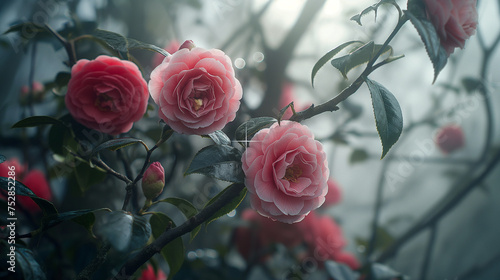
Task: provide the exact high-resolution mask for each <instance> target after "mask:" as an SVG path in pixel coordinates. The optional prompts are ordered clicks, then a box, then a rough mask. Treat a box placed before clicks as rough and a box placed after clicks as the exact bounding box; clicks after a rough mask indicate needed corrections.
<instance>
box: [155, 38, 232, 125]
mask: <svg viewBox="0 0 500 280" xmlns="http://www.w3.org/2000/svg"><path fill="white" fill-rule="evenodd" d="M149 91H150V93H151V97H152V98H153V100H154V101H155V103H156V104H158V106H159V107H160V108H159V112H158V114H159V116H160V118H162V119H163V120H164V121H165V122H166V123H167V124H168V125H169V126H170V127H172V129H173V130H175V131H176V132H179V133H183V134H197V135H202V134H209V133H212V132H214V131H216V130H220V129H222V128H223V127H224V126H225V125H226V124H227V123H228V122H230V121H232V120H234V118H235V117H236V111H238V109H239V107H240V99H241V96H242V88H241V84H240V82H239V81H238V80H237V79H236V78H235V77H234V70H233V67H232V65H231V60H230V59H229V57H228V56H227V55H225V54H224V53H223V52H222V51H220V50H216V49H212V50H205V49H202V48H197V47H196V48H193V49H189V48H182V49H180V50H178V51H177V52H175V53H174V54H173V55H171V56H168V57H166V58H165V60H164V61H163V62H162V63H161V64H160V65H159V66H158V67H156V68H155V69H154V70H153V72H151V80H150V81H149Z"/></svg>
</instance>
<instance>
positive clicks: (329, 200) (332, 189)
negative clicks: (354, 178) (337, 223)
mask: <svg viewBox="0 0 500 280" xmlns="http://www.w3.org/2000/svg"><path fill="white" fill-rule="evenodd" d="M327 183H328V193H327V194H326V196H325V203H324V204H323V205H324V206H332V205H335V204H337V203H339V201H340V200H341V199H342V193H341V191H340V188H339V186H338V183H337V182H336V181H335V180H333V179H332V178H330V179H328V182H327Z"/></svg>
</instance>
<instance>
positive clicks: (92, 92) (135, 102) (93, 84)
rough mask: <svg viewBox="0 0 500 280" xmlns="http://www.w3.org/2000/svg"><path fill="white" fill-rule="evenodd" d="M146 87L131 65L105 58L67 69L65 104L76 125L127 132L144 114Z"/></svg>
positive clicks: (146, 101)
mask: <svg viewBox="0 0 500 280" xmlns="http://www.w3.org/2000/svg"><path fill="white" fill-rule="evenodd" d="M148 98H149V94H148V87H147V83H146V81H145V80H144V78H143V77H142V74H141V72H140V71H139V68H138V67H137V66H136V65H135V64H134V63H132V62H130V61H126V60H120V59H118V58H116V57H110V56H106V55H101V56H98V57H97V58H96V59H95V60H87V59H80V60H79V61H78V62H77V63H76V64H75V65H74V66H73V68H72V69H71V79H70V81H69V83H68V92H67V94H66V98H65V102H66V107H67V108H68V110H69V112H70V113H71V115H72V116H73V118H75V120H77V121H78V122H79V123H81V124H83V125H85V126H86V127H88V128H92V129H95V130H97V131H100V132H104V133H109V134H112V135H117V134H120V133H124V132H128V131H129V130H130V129H131V128H132V125H133V123H134V122H136V121H138V120H140V119H141V118H142V116H143V115H144V113H145V112H146V108H147V103H148Z"/></svg>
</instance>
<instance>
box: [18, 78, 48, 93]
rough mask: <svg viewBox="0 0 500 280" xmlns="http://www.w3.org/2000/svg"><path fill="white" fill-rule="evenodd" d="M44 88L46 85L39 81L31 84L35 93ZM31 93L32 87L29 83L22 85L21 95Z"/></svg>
mask: <svg viewBox="0 0 500 280" xmlns="http://www.w3.org/2000/svg"><path fill="white" fill-rule="evenodd" d="M44 89H45V87H44V86H43V84H42V83H40V82H38V81H34V82H33V84H32V85H31V90H32V91H33V94H34V95H37V94H40V93H42V92H43V90H44ZM29 93H30V88H29V87H28V86H27V85H24V86H22V87H21V96H26V95H28V94H29Z"/></svg>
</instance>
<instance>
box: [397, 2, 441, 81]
mask: <svg viewBox="0 0 500 280" xmlns="http://www.w3.org/2000/svg"><path fill="white" fill-rule="evenodd" d="M414 7H419V6H418V5H415V6H414ZM416 9H417V8H415V10H416ZM405 14H406V16H407V17H408V18H409V19H410V21H411V23H412V24H413V26H415V28H416V29H417V32H418V35H420V38H421V39H422V42H423V43H424V46H425V50H426V51H427V55H429V58H430V59H431V62H432V66H433V67H434V81H433V83H434V82H435V81H436V79H437V76H438V75H439V72H441V70H443V68H444V66H445V65H446V62H447V61H448V54H447V53H446V50H445V49H444V48H443V47H442V46H441V41H440V39H439V36H438V34H437V32H436V28H435V27H434V25H433V24H432V23H431V22H430V21H429V20H428V19H427V18H426V17H425V16H417V14H422V12H413V11H405ZM424 15H425V14H424Z"/></svg>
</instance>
